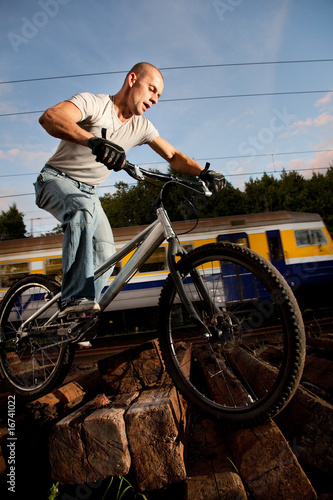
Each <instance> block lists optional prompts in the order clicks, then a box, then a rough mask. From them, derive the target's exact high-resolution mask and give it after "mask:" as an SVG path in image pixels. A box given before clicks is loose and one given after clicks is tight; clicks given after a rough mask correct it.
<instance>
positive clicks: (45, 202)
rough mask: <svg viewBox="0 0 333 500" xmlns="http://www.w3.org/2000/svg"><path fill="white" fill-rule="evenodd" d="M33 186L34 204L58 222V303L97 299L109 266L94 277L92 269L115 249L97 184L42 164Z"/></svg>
mask: <svg viewBox="0 0 333 500" xmlns="http://www.w3.org/2000/svg"><path fill="white" fill-rule="evenodd" d="M34 186H35V192H36V204H37V206H38V207H39V208H42V209H44V210H47V211H48V212H50V213H51V214H52V215H53V216H54V217H55V218H56V219H57V220H58V221H59V222H61V224H62V228H63V231H64V239H63V252H62V269H63V279H62V292H61V294H62V304H63V305H66V304H67V303H68V302H69V301H71V300H76V299H78V298H83V297H85V298H87V299H91V300H94V299H96V300H98V298H99V296H100V294H101V292H102V289H103V287H104V285H105V284H106V282H107V280H108V278H109V276H110V274H111V272H112V270H110V271H109V272H107V273H104V274H103V275H102V276H101V277H100V278H98V279H97V280H96V281H94V270H95V269H96V268H97V267H98V266H99V265H101V264H102V263H103V262H105V260H106V259H107V258H109V257H110V256H111V255H112V254H113V253H114V252H115V245H114V240H113V234H112V230H111V226H110V224H109V221H108V219H107V217H106V215H105V213H104V211H103V208H102V206H101V203H100V200H99V198H98V196H97V188H96V187H95V186H89V185H88V184H85V183H83V182H78V181H75V180H74V179H71V178H70V177H68V176H67V175H66V174H64V173H62V172H60V171H57V170H56V169H54V168H53V167H50V166H48V165H46V166H45V167H44V168H43V169H42V171H41V173H40V174H39V176H38V178H37V181H36V183H35V184H34Z"/></svg>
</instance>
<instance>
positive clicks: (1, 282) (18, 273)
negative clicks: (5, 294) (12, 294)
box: [0, 262, 29, 288]
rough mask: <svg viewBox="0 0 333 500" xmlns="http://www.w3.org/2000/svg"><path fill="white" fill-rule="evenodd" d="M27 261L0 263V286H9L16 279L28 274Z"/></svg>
mask: <svg viewBox="0 0 333 500" xmlns="http://www.w3.org/2000/svg"><path fill="white" fill-rule="evenodd" d="M28 274H29V262H19V263H13V264H1V265H0V287H1V288H9V287H10V286H12V285H13V284H14V283H15V282H16V281H17V280H19V279H21V278H24V277H25V276H28Z"/></svg>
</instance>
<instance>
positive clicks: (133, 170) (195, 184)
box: [122, 160, 213, 197]
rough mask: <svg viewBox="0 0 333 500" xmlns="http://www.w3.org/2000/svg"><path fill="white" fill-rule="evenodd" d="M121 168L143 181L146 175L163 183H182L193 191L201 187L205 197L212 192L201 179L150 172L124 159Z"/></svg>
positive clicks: (206, 167) (207, 165) (207, 166)
mask: <svg viewBox="0 0 333 500" xmlns="http://www.w3.org/2000/svg"><path fill="white" fill-rule="evenodd" d="M209 165H210V164H209V163H206V166H205V169H204V170H208V168H209ZM122 170H125V172H127V174H128V175H129V176H130V177H132V178H133V179H135V180H137V181H143V180H145V178H146V177H148V178H151V179H155V180H158V181H163V182H165V183H167V182H174V183H175V184H182V185H183V186H186V187H189V188H191V189H193V190H195V191H197V189H195V188H201V190H202V191H203V194H204V195H205V196H207V197H210V196H212V194H213V193H212V192H211V191H210V190H209V189H208V187H207V185H206V184H205V182H204V181H203V180H202V179H199V180H198V181H191V180H189V179H184V178H182V177H177V176H176V175H172V174H163V173H160V172H150V171H149V170H146V169H144V168H141V167H139V166H138V165H135V164H134V163H130V162H129V161H127V160H126V162H125V166H124V167H123V169H122Z"/></svg>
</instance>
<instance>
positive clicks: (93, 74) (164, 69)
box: [0, 59, 333, 85]
mask: <svg viewBox="0 0 333 500" xmlns="http://www.w3.org/2000/svg"><path fill="white" fill-rule="evenodd" d="M332 61H333V59H303V60H302V59H300V60H294V61H261V62H241V63H222V64H199V65H191V66H167V67H165V68H158V69H159V70H160V71H173V70H184V69H206V68H231V67H237V66H265V65H271V64H308V63H322V62H332ZM128 71H129V70H120V71H103V72H98V73H82V74H78V75H60V76H48V77H40V78H25V79H22V80H8V81H5V82H0V85H5V84H9V83H26V82H41V81H45V80H60V79H64V78H82V77H87V76H104V75H120V74H127V73H128Z"/></svg>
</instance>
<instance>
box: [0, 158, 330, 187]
mask: <svg viewBox="0 0 333 500" xmlns="http://www.w3.org/2000/svg"><path fill="white" fill-rule="evenodd" d="M331 151H333V149H309V150H306V151H287V152H285V153H281V152H280V153H259V154H255V155H232V156H214V157H209V158H207V157H205V158H194V160H196V161H214V160H235V159H236V158H259V157H261V158H262V157H265V156H287V155H301V154H310V153H330V152H331ZM163 163H164V162H162V161H151V162H144V163H138V164H137V165H138V166H142V165H162V164H163ZM258 173H260V172H258ZM38 174H39V172H28V173H23V174H5V175H0V179H1V178H4V177H23V176H27V175H38ZM103 187H106V186H103Z"/></svg>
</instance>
